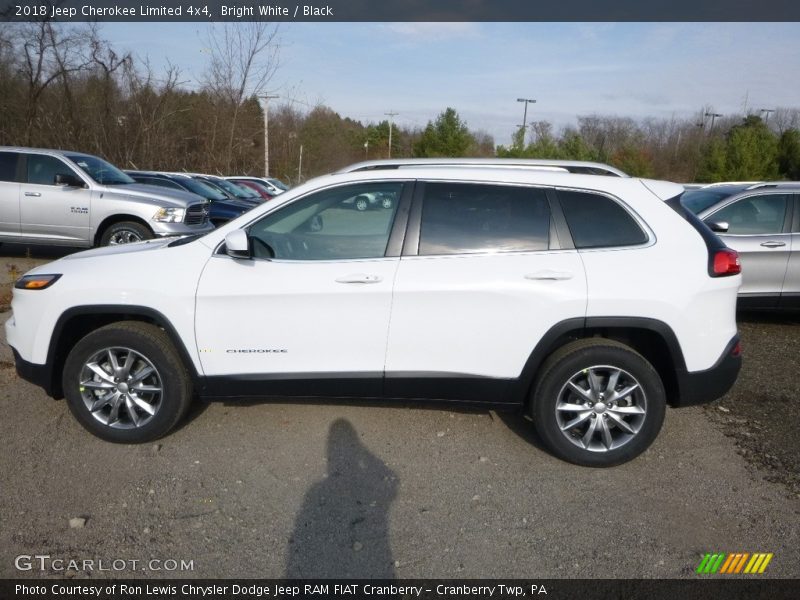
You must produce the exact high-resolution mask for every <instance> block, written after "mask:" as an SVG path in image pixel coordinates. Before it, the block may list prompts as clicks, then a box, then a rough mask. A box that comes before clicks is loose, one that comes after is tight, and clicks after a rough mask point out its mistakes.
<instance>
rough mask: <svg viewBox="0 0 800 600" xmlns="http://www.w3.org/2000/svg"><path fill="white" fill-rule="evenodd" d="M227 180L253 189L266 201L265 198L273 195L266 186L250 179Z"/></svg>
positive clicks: (269, 198)
mask: <svg viewBox="0 0 800 600" xmlns="http://www.w3.org/2000/svg"><path fill="white" fill-rule="evenodd" d="M228 181H232V182H233V183H235V184H236V185H241V186H244V187H246V188H249V189H251V190H253V191H254V192H255V193H256V194H258V195H259V196H261V198H262V199H263V200H264V202H266V201H267V200H272V199H273V198H274V197H275V196H273V195H272V194H270V193H269V190H268V189H267V187H266V186H264V185H261V184H260V183H258V182H257V181H253V180H252V179H228Z"/></svg>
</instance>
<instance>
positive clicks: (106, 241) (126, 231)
mask: <svg viewBox="0 0 800 600" xmlns="http://www.w3.org/2000/svg"><path fill="white" fill-rule="evenodd" d="M137 238H138V239H137ZM151 239H153V232H152V231H150V229H148V228H147V227H146V226H145V225H142V224H141V223H137V222H136V221H120V222H119V223H114V224H113V225H110V226H108V227H107V228H106V230H105V231H104V232H103V235H101V236H100V245H101V246H109V245H111V244H112V243H114V244H127V243H132V242H138V241H143V240H151Z"/></svg>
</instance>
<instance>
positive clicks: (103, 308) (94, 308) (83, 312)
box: [36, 304, 202, 398]
mask: <svg viewBox="0 0 800 600" xmlns="http://www.w3.org/2000/svg"><path fill="white" fill-rule="evenodd" d="M90 315H102V316H112V315H119V317H120V318H119V319H118V320H119V321H125V320H137V319H135V318H134V319H131V318H130V317H139V318H142V317H144V318H146V319H147V320H148V321H151V322H152V323H154V324H155V325H157V326H159V327H161V328H162V329H163V330H164V331H165V332H166V334H167V336H169V338H170V341H171V342H172V343H173V345H174V346H175V348H176V350H177V351H178V354H179V355H180V357H181V360H182V361H183V363H184V367H185V368H186V370H187V371H188V373H189V376H190V377H191V380H192V384H193V385H194V386H195V389H196V390H199V389H200V387H201V386H202V378H201V377H200V375H199V373H198V372H197V369H196V368H195V365H194V362H193V361H192V358H191V355H190V354H189V351H188V350H187V348H186V345H185V344H184V342H183V340H182V339H181V336H180V335H178V332H177V331H176V330H175V327H173V325H172V323H171V322H170V320H169V319H168V318H167V317H166V316H164V314H163V313H161V312H159V311H157V310H155V309H154V308H150V307H149V306H138V305H129V304H90V305H81V306H73V307H72V308H69V309H67V310H65V311H64V312H63V313H61V316H59V318H58V320H57V321H56V324H55V327H53V333H52V335H51V336H50V346H49V347H48V349H47V362H46V363H45V364H44V365H42V369H40V376H39V377H38V381H37V382H36V383H38V385H40V386H42V387H43V388H44V389H45V392H47V394H48V395H49V396H51V397H53V398H62V397H63V390H62V389H61V376H60V373H57V372H56V367H57V366H62V367H63V362H64V360H66V353H65V352H63V351H61V353H60V354H59V351H60V350H61V349H60V347H59V346H60V342H61V340H62V336H63V335H64V332H65V329H66V326H67V324H68V323H69V322H70V321H72V320H73V319H74V318H76V317H85V316H90ZM103 325H105V323H104V324H103ZM103 325H100V327H102V326H103Z"/></svg>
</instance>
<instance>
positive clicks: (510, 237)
mask: <svg viewBox="0 0 800 600" xmlns="http://www.w3.org/2000/svg"><path fill="white" fill-rule="evenodd" d="M549 240H550V206H549V204H548V201H547V195H546V193H545V191H544V190H542V189H537V188H527V187H514V186H503V185H484V184H464V183H427V184H425V194H424V201H423V205H422V223H421V229H420V240H419V254H421V255H437V254H470V253H480V252H525V251H533V250H547V248H548V247H549Z"/></svg>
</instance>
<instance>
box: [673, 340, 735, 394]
mask: <svg viewBox="0 0 800 600" xmlns="http://www.w3.org/2000/svg"><path fill="white" fill-rule="evenodd" d="M741 368H742V354H741V351H740V350H739V336H738V335H736V336H734V337H733V339H732V340H731V341H730V342H728V345H727V346H726V347H725V351H724V352H723V353H722V356H720V357H719V360H717V362H716V364H715V365H714V366H713V367H711V368H710V369H706V370H705V371H694V372H688V371H686V370H679V371H678V373H677V378H678V398H677V399H676V400H675V402H674V404H673V405H674V406H692V405H695V404H705V403H707V402H712V401H714V400H716V399H717V398H721V397H722V396H724V395H725V394H726V393H727V392H728V390H730V389H731V388H732V387H733V384H734V383H736V378H737V377H738V376H739V371H740V370H741Z"/></svg>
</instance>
